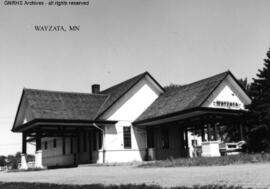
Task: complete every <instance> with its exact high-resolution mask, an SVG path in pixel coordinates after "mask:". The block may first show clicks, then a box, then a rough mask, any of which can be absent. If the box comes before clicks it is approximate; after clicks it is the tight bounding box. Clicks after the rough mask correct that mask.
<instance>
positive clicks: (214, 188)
mask: <svg viewBox="0 0 270 189" xmlns="http://www.w3.org/2000/svg"><path fill="white" fill-rule="evenodd" d="M0 188H1V189H161V188H162V187H160V186H157V185H145V184H140V185H135V184H127V185H108V186H105V185H103V184H91V185H64V184H62V185H60V184H50V183H16V182H10V183H6V182H0ZM171 188H172V189H242V187H240V186H238V187H234V186H225V185H205V186H192V187H185V186H182V187H171Z"/></svg>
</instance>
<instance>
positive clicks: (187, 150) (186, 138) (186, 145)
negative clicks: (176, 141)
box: [184, 127, 189, 157]
mask: <svg viewBox="0 0 270 189" xmlns="http://www.w3.org/2000/svg"><path fill="white" fill-rule="evenodd" d="M184 135H185V151H186V157H189V149H188V131H187V127H186V128H185V129H184Z"/></svg>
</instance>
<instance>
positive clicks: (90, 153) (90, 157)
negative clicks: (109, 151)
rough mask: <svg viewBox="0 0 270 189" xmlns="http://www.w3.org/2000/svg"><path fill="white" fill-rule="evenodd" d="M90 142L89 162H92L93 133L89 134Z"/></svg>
mask: <svg viewBox="0 0 270 189" xmlns="http://www.w3.org/2000/svg"><path fill="white" fill-rule="evenodd" d="M88 140H89V160H90V161H91V162H92V159H93V158H92V150H93V148H92V132H91V131H89V132H88Z"/></svg>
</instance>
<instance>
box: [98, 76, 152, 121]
mask: <svg viewBox="0 0 270 189" xmlns="http://www.w3.org/2000/svg"><path fill="white" fill-rule="evenodd" d="M147 74H149V73H148V72H144V73H142V74H139V75H137V76H135V77H133V78H131V79H128V80H126V81H124V82H122V83H119V84H117V85H114V86H112V87H110V88H108V89H106V90H104V91H101V92H100V94H106V95H109V97H108V99H107V100H106V102H105V103H104V104H103V106H102V107H101V109H100V110H99V116H101V115H102V114H103V113H104V112H105V111H106V110H107V109H108V108H110V107H111V106H112V105H113V104H114V103H115V102H116V101H117V100H118V99H120V98H121V97H122V96H123V95H124V94H126V93H127V91H129V90H130V89H131V88H132V87H133V86H134V85H135V84H137V83H138V82H139V81H140V80H141V79H142V78H143V77H144V76H145V75H147Z"/></svg>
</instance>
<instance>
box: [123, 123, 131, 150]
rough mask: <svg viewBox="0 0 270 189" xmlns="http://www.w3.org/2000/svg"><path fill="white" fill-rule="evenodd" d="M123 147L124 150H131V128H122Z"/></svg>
mask: <svg viewBox="0 0 270 189" xmlns="http://www.w3.org/2000/svg"><path fill="white" fill-rule="evenodd" d="M123 146H124V149H131V148H132V140H131V127H128V126H124V127H123Z"/></svg>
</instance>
